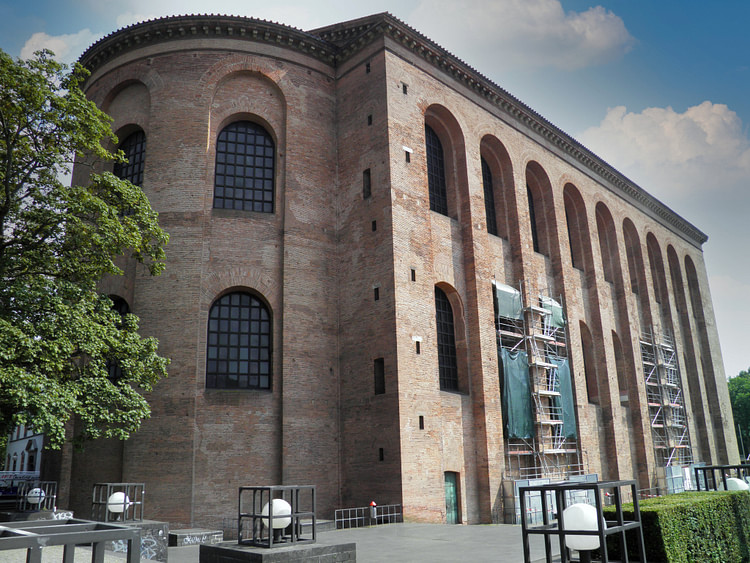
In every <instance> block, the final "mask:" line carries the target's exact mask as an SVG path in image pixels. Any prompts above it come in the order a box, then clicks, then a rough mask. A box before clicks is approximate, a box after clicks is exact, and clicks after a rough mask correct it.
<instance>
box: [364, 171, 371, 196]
mask: <svg viewBox="0 0 750 563" xmlns="http://www.w3.org/2000/svg"><path fill="white" fill-rule="evenodd" d="M370 195H372V184H371V180H370V169H369V168H368V169H367V170H364V171H363V172H362V197H364V198H365V199H366V198H368V197H370Z"/></svg>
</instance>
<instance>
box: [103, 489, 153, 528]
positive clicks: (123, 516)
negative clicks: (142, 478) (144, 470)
mask: <svg viewBox="0 0 750 563" xmlns="http://www.w3.org/2000/svg"><path fill="white" fill-rule="evenodd" d="M145 488H146V486H145V485H144V484H143V483H96V484H95V485H94V492H93V495H92V500H91V518H92V519H93V520H96V521H98V522H142V521H143V501H144V498H143V497H144V494H145ZM114 493H124V494H125V497H126V498H127V502H123V503H122V511H120V512H113V511H111V510H109V499H110V497H111V496H112V495H113V494H114ZM123 500H124V499H123Z"/></svg>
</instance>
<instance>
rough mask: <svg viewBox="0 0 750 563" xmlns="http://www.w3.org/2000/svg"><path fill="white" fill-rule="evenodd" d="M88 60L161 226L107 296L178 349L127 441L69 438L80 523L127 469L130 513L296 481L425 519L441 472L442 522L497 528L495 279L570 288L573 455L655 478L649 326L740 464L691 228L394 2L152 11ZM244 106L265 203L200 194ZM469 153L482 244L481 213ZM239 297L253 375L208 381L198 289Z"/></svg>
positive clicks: (697, 435)
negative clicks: (254, 334)
mask: <svg viewBox="0 0 750 563" xmlns="http://www.w3.org/2000/svg"><path fill="white" fill-rule="evenodd" d="M82 61H83V62H84V63H85V64H87V65H88V66H89V67H90V68H91V69H92V75H91V77H90V78H89V79H88V81H87V82H86V85H85V87H86V92H87V95H88V96H89V98H90V99H92V100H94V101H95V102H96V103H97V104H98V105H99V106H100V107H102V108H103V109H104V110H105V111H107V112H108V113H109V114H110V115H112V117H113V119H114V124H113V127H114V129H115V131H116V132H117V133H118V135H120V138H124V135H127V134H128V133H129V132H131V131H133V130H135V129H137V128H140V129H142V130H143V131H144V132H145V134H146V139H147V144H146V147H147V148H146V160H145V171H144V183H143V187H144V190H145V192H146V194H147V195H148V197H149V198H150V200H151V203H152V205H153V206H154V208H155V209H156V210H157V211H158V212H159V214H160V222H161V224H162V226H163V227H164V229H165V230H166V231H167V232H169V233H170V237H171V239H170V243H169V245H168V248H167V254H168V259H167V269H166V272H165V273H164V274H163V275H162V276H160V277H158V278H150V277H149V276H148V275H147V274H146V272H145V271H144V270H143V269H142V268H140V267H136V266H135V265H133V264H130V263H128V264H126V265H125V270H126V275H125V276H122V277H120V278H112V279H106V280H103V282H102V290H103V291H105V292H107V293H109V294H116V295H120V296H122V297H123V298H125V299H126V300H127V301H128V303H129V305H130V309H131V311H132V312H134V313H135V314H137V315H138V316H139V317H140V319H141V327H142V332H143V334H145V335H154V336H156V337H157V338H158V339H159V341H160V343H161V344H160V350H161V353H162V354H163V355H165V356H168V357H170V358H171V360H172V364H171V366H170V368H169V378H168V379H166V380H164V381H162V382H161V383H160V384H159V385H158V386H157V388H156V389H155V390H154V392H153V393H152V394H151V395H150V396H149V400H150V402H151V405H152V410H153V413H152V417H151V418H150V419H149V420H147V421H146V422H145V423H144V425H143V427H142V429H141V430H140V431H139V432H138V433H137V434H136V435H134V436H133V437H132V438H131V439H130V440H128V441H127V442H125V443H118V442H110V441H107V442H105V441H102V442H99V443H95V444H91V445H89V446H87V448H86V449H85V450H84V451H83V452H70V451H68V452H63V454H61V456H60V457H59V463H58V464H57V465H56V467H55V471H56V472H57V475H56V478H57V479H58V480H60V481H61V482H62V484H61V491H67V492H68V493H67V494H68V498H67V499H64V501H65V502H67V504H68V505H69V507H70V508H71V509H73V510H75V512H76V515H79V514H80V515H81V516H82V517H85V516H86V514H87V513H88V510H89V504H90V491H91V487H92V485H93V483H95V482H145V483H146V492H147V497H146V498H147V501H146V507H147V508H146V516H147V517H148V518H151V519H161V520H167V521H169V522H172V523H174V524H180V525H182V526H201V527H215V526H216V525H217V523H218V522H220V521H221V520H222V519H224V518H231V517H234V516H235V515H236V514H235V513H236V502H237V500H236V499H237V488H238V487H239V486H243V485H281V484H299V485H305V484H314V485H316V486H317V491H318V506H317V509H318V515H319V517H332V516H333V511H334V509H335V508H339V507H352V506H365V505H368V504H369V503H370V501H372V500H375V501H376V502H377V503H378V504H380V505H382V504H390V503H401V504H402V505H403V510H404V516H405V518H406V519H410V520H420V521H431V522H442V521H444V520H445V517H446V508H445V492H444V479H445V473H446V472H454V473H456V474H458V478H459V480H458V505H459V518H460V520H461V521H463V522H469V523H477V522H491V521H500V520H502V518H503V511H504V507H503V502H504V501H503V493H502V491H503V483H504V482H507V481H508V480H509V479H512V478H513V476H512V475H511V472H510V470H509V468H508V467H507V466H506V461H507V458H506V455H505V453H506V452H505V445H504V444H505V440H504V436H503V432H504V429H503V422H502V410H501V400H500V389H499V385H498V371H499V364H498V354H497V344H496V334H495V320H494V313H493V294H492V283H493V281H498V282H501V283H505V284H507V285H511V286H516V287H519V285H522V287H523V290H524V292H525V295H526V296H527V297H529V298H530V299H534V298H535V296H536V295H538V294H540V293H545V294H549V295H553V296H559V297H560V298H561V299H562V300H563V302H564V303H565V307H566V312H567V317H568V341H569V358H570V362H571V367H572V374H573V385H574V393H575V397H576V414H577V417H578V430H579V447H580V451H581V455H582V459H583V461H584V463H585V465H586V468H587V470H588V471H589V472H591V473H597V474H598V475H599V476H600V477H602V478H620V479H637V480H638V484H639V487H640V488H650V487H654V486H658V485H659V483H658V479H659V477H658V471H657V466H658V461H657V460H656V459H655V455H654V444H653V442H652V435H651V428H650V419H649V412H648V408H647V401H646V390H645V386H644V371H643V366H642V362H641V357H640V339H641V336H642V334H643V327H653V328H654V330H655V331H656V332H670V333H672V334H674V339H675V349H676V350H677V353H678V360H679V365H680V368H681V373H682V380H683V381H682V383H683V388H684V390H685V401H686V410H687V413H688V424H689V430H690V435H691V438H692V448H693V452H692V453H693V457H694V458H695V459H696V460H700V461H705V462H709V463H717V462H720V463H726V462H734V461H736V460H737V458H738V454H737V445H736V443H735V442H734V440H735V439H734V432H733V431H732V419H731V414H730V409H729V406H728V405H729V402H728V393H727V390H726V384H725V382H724V371H723V364H722V359H721V353H720V349H719V343H718V335H717V331H716V326H715V321H714V315H713V309H712V305H711V297H710V292H709V288H708V279H707V275H706V269H705V265H704V261H703V255H702V250H701V245H702V243H703V242H704V241H705V237H704V236H703V235H702V233H700V231H698V230H697V229H695V228H694V227H692V225H690V224H689V223H687V222H686V221H685V220H684V219H682V218H680V217H678V216H676V215H675V214H674V213H673V212H671V211H670V210H668V209H667V208H665V207H664V206H663V205H662V204H660V203H659V202H656V201H655V200H653V198H651V197H650V196H648V194H646V193H645V192H643V191H642V190H641V189H640V188H638V187H637V186H633V185H632V184H629V183H627V182H626V181H625V180H623V179H622V178H621V177H620V176H618V175H617V173H616V171H612V170H611V169H609V168H608V167H607V165H606V164H604V163H602V162H601V161H599V160H597V159H596V157H594V156H593V155H589V154H588V153H587V152H586V151H585V149H583V148H582V147H579V146H577V145H575V143H574V142H573V141H571V140H570V139H568V138H567V137H565V135H564V133H562V132H560V131H558V130H556V129H555V128H554V126H552V125H551V124H548V123H546V122H545V121H544V120H543V119H542V118H540V117H538V116H536V115H535V114H533V112H532V111H531V110H529V109H528V108H526V107H525V106H523V104H522V103H521V102H518V101H517V100H513V99H512V98H511V97H510V96H509V95H507V94H506V93H504V92H503V91H502V90H501V89H500V88H499V87H497V86H495V85H492V84H490V83H488V82H487V80H486V79H484V78H483V77H481V75H479V74H477V73H476V71H473V70H471V69H469V68H468V67H466V66H465V65H464V64H463V63H461V61H458V60H457V59H455V58H454V57H452V56H451V55H449V54H447V53H445V52H444V51H442V50H441V49H440V47H438V46H436V45H435V44H433V43H431V42H430V41H429V39H427V38H425V37H423V36H421V35H419V34H418V33H417V32H415V31H414V30H411V29H410V28H408V27H407V26H405V25H404V24H402V23H401V22H399V21H398V20H396V19H395V18H392V17H391V16H389V15H387V14H381V15H378V16H371V17H369V18H363V19H362V20H357V21H354V22H345V23H342V24H337V25H334V26H330V27H328V28H324V29H322V30H316V31H313V32H310V33H303V32H300V31H298V30H294V29H292V28H287V27H285V26H282V25H279V24H271V23H268V22H260V21H258V20H251V19H245V18H230V17H221V16H200V17H199V16H194V17H179V18H171V19H163V20H155V21H152V22H147V23H144V24H139V25H136V26H132V27H130V28H126V29H125V30H121V31H119V32H117V33H115V34H112V35H111V36H108V37H106V38H104V39H103V40H102V41H100V42H99V43H97V44H96V45H94V46H93V47H92V48H91V49H89V51H87V53H85V54H84V56H83V57H82ZM237 120H250V121H254V122H256V123H258V124H260V125H262V126H263V127H264V128H265V129H266V130H267V131H268V132H269V133H270V134H271V136H272V138H273V139H274V142H275V146H276V162H275V174H276V177H275V212H274V213H271V214H262V213H253V212H240V211H233V210H223V209H213V207H212V205H213V180H214V162H215V158H216V138H217V136H218V134H219V132H220V131H221V130H222V128H223V127H225V126H226V125H228V124H229V123H232V122H233V121H237ZM426 123H427V124H429V125H430V127H432V128H433V130H434V131H435V132H436V133H437V134H438V136H439V137H440V139H441V142H442V144H443V148H444V152H445V161H446V176H447V178H446V179H447V192H448V200H449V203H448V208H449V213H448V216H445V215H441V214H438V213H435V212H433V211H430V206H429V196H428V182H427V167H426V155H425V124H426ZM407 154H408V155H409V161H408V162H407V159H406V156H407ZM480 157H482V158H484V159H485V160H487V161H488V163H489V164H490V167H491V169H492V171H493V178H494V183H495V186H494V193H495V210H496V213H497V217H498V223H499V229H498V230H499V235H500V236H495V235H491V234H488V232H487V226H486V218H485V217H486V215H485V203H484V192H483V185H482V172H481V165H480V162H481V161H480ZM367 169H369V170H370V178H371V193H370V195H369V196H367V197H366V196H365V194H364V193H363V188H362V182H363V171H364V170H367ZM84 174H85V171H83V170H77V171H76V173H75V175H74V179H77V180H80V179H82V178H84V177H85V176H84ZM527 186H528V189H529V190H530V191H531V193H532V194H533V197H534V201H535V213H536V217H537V226H538V229H537V230H538V233H539V238H540V240H539V246H540V249H539V250H540V252H535V251H534V247H533V242H532V232H531V226H530V214H529V205H528V198H527ZM602 241H604V242H602ZM638 257H640V258H638ZM634 284H635V285H634ZM636 285H637V287H636ZM436 286H438V287H440V288H441V289H443V290H444V291H445V292H446V294H447V295H448V296H449V300H450V301H451V305H452V307H453V313H454V321H455V333H456V343H457V355H458V372H459V389H458V391H457V392H446V391H441V390H440V387H439V385H438V355H437V344H436V338H437V337H436V323H435V304H434V288H435V287H436ZM375 288H377V289H378V294H379V299H377V300H375V299H374V289H375ZM654 288H662V291H661V293H658V301H657V292H656V291H655V289H654ZM232 290H246V291H250V292H252V293H254V294H255V295H257V296H259V297H260V298H261V299H262V300H263V301H264V302H265V303H266V304H267V306H268V309H269V311H270V312H271V316H272V337H273V345H272V350H273V362H272V365H273V383H272V388H271V390H270V391H263V390H246V391H235V390H219V389H206V386H205V366H206V346H207V342H206V338H207V336H206V333H207V321H208V313H209V309H210V307H211V305H212V303H213V302H214V301H215V300H216V299H217V298H219V297H221V296H222V295H223V294H224V293H227V292H229V291H232ZM587 334H590V340H591V344H590V349H591V359H590V361H588V366H587V369H588V371H589V372H590V373H589V378H591V377H593V378H594V380H595V384H596V389H597V392H596V396H592V395H591V384H592V383H591V381H589V386H588V387H587V381H586V377H587V374H586V371H587V370H584V353H583V346H582V344H581V342H582V338H588V337H587V336H586V335H587ZM613 335H614V336H613ZM615 339H616V341H617V345H616V346H615ZM417 343H419V346H420V353H417V351H416V346H417ZM615 349H617V351H615ZM378 358H382V359H383V367H384V372H385V374H384V375H385V392H384V393H378V394H376V393H375V387H374V375H373V373H374V364H375V360H376V359H378ZM618 368H619V369H618ZM592 373H593V374H594V375H593V376H592V375H591V374H592ZM623 395H627V396H628V400H627V401H622V400H621V398H622V396H623ZM420 417H421V418H420ZM420 420H421V421H422V425H423V428H422V427H420ZM48 471H51V470H49V469H48Z"/></svg>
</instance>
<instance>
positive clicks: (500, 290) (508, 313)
mask: <svg viewBox="0 0 750 563" xmlns="http://www.w3.org/2000/svg"><path fill="white" fill-rule="evenodd" d="M494 285H495V306H496V307H497V314H498V316H500V317H506V318H508V319H519V320H521V319H522V318H523V308H522V306H521V292H520V291H518V290H517V289H514V288H512V287H511V286H509V285H504V284H502V283H497V282H495V283H494Z"/></svg>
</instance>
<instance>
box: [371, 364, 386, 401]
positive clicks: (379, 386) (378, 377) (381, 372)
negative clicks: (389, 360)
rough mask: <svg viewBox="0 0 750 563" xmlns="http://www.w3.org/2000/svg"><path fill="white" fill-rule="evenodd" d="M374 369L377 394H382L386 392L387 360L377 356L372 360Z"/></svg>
mask: <svg viewBox="0 0 750 563" xmlns="http://www.w3.org/2000/svg"><path fill="white" fill-rule="evenodd" d="M372 371H373V377H374V380H375V394H376V395H382V394H383V393H385V360H384V359H383V358H375V359H374V360H373V362H372Z"/></svg>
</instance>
